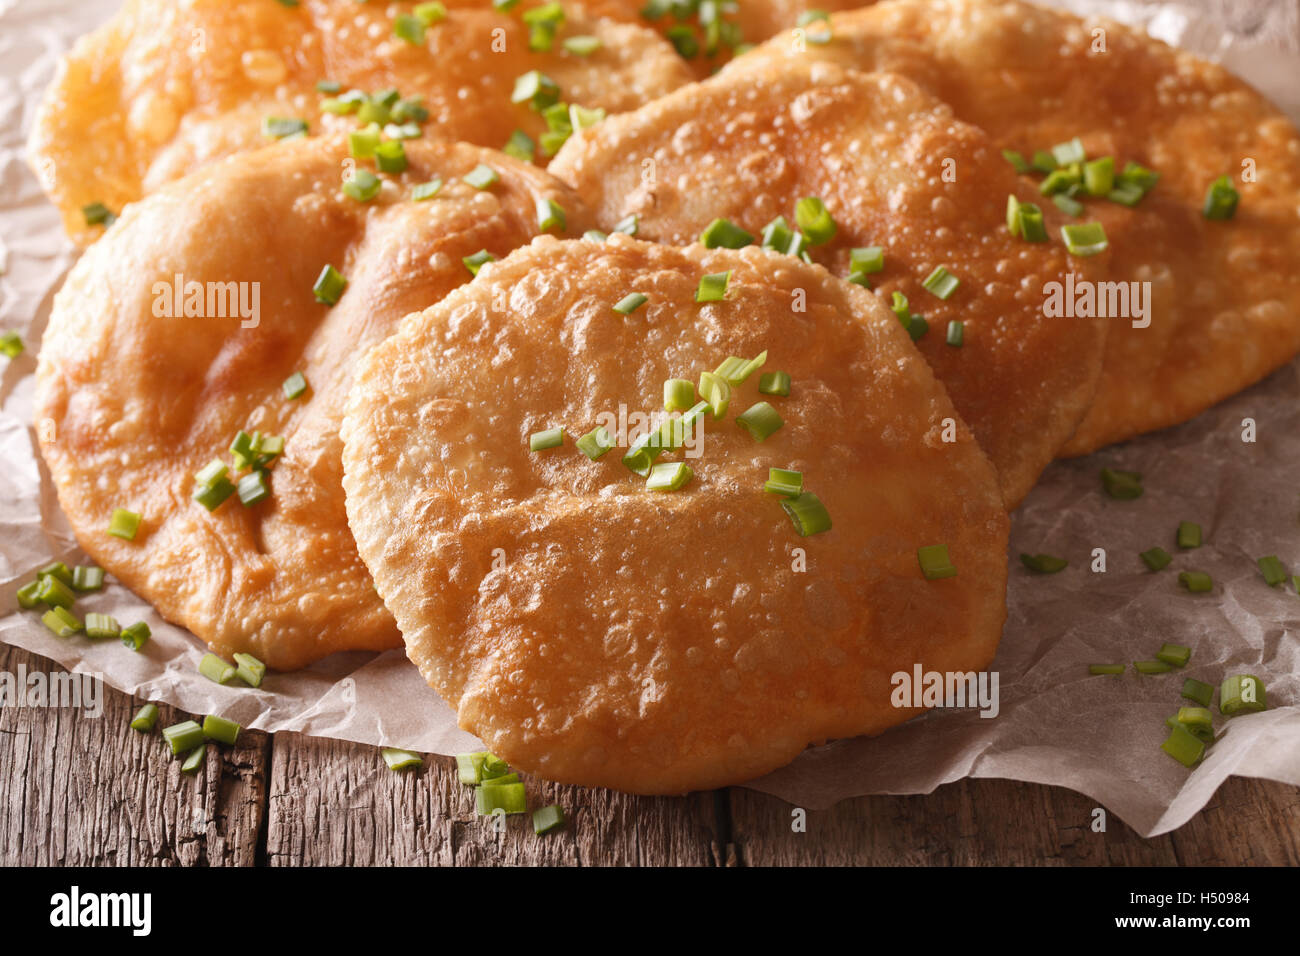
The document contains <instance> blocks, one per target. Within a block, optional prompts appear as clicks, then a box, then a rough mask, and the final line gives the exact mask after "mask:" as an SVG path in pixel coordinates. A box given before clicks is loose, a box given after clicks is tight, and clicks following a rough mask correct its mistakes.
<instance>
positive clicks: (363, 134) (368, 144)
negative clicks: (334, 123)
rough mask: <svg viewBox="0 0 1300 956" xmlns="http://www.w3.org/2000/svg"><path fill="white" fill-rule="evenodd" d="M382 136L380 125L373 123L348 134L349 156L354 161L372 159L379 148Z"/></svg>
mask: <svg viewBox="0 0 1300 956" xmlns="http://www.w3.org/2000/svg"><path fill="white" fill-rule="evenodd" d="M381 138H382V134H381V132H380V129H379V124H378V123H371V124H369V125H368V126H365V127H363V128H361V129H354V130H353V131H352V132H350V133H348V155H350V156H351V157H352V158H353V159H370V158H372V157H373V156H374V155H375V150H376V149H378V148H379V144H380V142H381Z"/></svg>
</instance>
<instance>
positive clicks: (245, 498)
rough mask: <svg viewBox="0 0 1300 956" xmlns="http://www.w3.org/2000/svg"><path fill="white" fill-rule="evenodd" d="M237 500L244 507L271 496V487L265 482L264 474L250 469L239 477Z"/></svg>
mask: <svg viewBox="0 0 1300 956" xmlns="http://www.w3.org/2000/svg"><path fill="white" fill-rule="evenodd" d="M238 491H239V501H240V503H241V504H242V505H243V506H244V507H245V508H248V507H251V506H252V505H255V504H257V503H258V502H259V501H262V500H264V499H266V498H269V497H270V496H271V487H270V486H269V485H268V484H267V483H266V474H265V473H264V472H261V471H250V472H249V473H248V474H246V475H244V477H242V478H240V479H239V486H238Z"/></svg>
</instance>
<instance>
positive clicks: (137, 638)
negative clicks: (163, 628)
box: [118, 621, 153, 651]
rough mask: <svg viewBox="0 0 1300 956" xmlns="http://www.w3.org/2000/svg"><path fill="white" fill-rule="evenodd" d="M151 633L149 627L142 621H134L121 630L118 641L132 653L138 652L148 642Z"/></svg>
mask: <svg viewBox="0 0 1300 956" xmlns="http://www.w3.org/2000/svg"><path fill="white" fill-rule="evenodd" d="M152 634H153V632H152V631H150V630H149V625H148V624H146V623H145V622H144V621H136V622H135V623H134V624H131V625H129V626H127V627H124V628H122V633H120V634H119V635H118V639H119V640H120V641H121V642H122V643H123V644H124V645H125V646H126V647H129V648H131V650H133V651H138V650H140V648H142V647H144V646H145V644H147V643H148V642H149V638H150V637H151V636H152Z"/></svg>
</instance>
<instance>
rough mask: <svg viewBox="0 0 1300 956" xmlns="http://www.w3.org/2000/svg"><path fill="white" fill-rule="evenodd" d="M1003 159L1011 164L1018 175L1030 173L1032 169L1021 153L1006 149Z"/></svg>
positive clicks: (1003, 152)
mask: <svg viewBox="0 0 1300 956" xmlns="http://www.w3.org/2000/svg"><path fill="white" fill-rule="evenodd" d="M1002 158H1003V159H1005V160H1006V161H1007V162H1008V163H1010V164H1011V168H1012V169H1014V170H1015V171H1016V172H1018V173H1027V172H1029V169H1030V166H1029V163H1028V162H1027V161H1026V160H1025V157H1024V156H1023V155H1022V154H1021V153H1018V152H1016V151H1015V150H1014V149H1004V150H1003V151H1002Z"/></svg>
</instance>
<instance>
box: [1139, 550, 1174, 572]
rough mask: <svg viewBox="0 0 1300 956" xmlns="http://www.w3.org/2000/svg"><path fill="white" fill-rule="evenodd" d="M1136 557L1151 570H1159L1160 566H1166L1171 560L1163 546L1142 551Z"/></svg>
mask: <svg viewBox="0 0 1300 956" xmlns="http://www.w3.org/2000/svg"><path fill="white" fill-rule="evenodd" d="M1138 557H1140V558H1141V559H1142V560H1143V562H1144V563H1145V564H1146V566H1147V567H1148V568H1150V569H1151V570H1152V571H1159V570H1160V569H1161V568H1165V567H1168V566H1169V562H1170V561H1172V560H1173V558H1172V557H1171V556H1170V554H1169V552H1168V551H1166V550H1165V549H1164V548H1151V549H1150V550H1148V551H1143V552H1142V553H1141V554H1140V555H1138Z"/></svg>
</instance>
